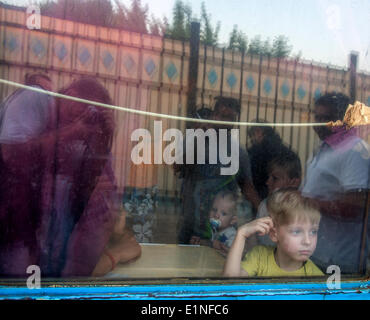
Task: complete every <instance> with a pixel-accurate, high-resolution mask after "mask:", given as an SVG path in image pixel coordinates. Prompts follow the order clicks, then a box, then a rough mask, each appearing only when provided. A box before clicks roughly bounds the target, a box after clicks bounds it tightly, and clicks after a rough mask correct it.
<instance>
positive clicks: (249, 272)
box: [224, 188, 323, 277]
mask: <svg viewBox="0 0 370 320" xmlns="http://www.w3.org/2000/svg"><path fill="white" fill-rule="evenodd" d="M267 209H268V212H269V213H270V216H269V217H263V218H259V219H256V220H253V221H252V222H249V223H247V224H245V225H243V226H241V227H240V228H239V229H238V231H237V234H236V237H235V240H234V242H233V244H232V246H231V248H230V251H229V254H228V256H227V259H226V263H225V267H224V276H227V277H239V276H251V277H253V276H262V277H281V276H321V275H323V273H322V272H321V270H320V269H319V268H318V267H317V266H316V265H315V264H314V263H313V262H312V261H311V260H310V259H309V258H310V256H311V255H312V254H313V252H314V251H315V248H316V243H317V232H318V228H319V223H320V212H319V211H318V210H317V208H316V207H315V206H314V204H313V203H312V202H311V201H310V200H309V199H307V198H303V197H302V196H301V194H300V193H299V191H296V190H294V189H291V188H289V189H283V190H279V191H276V192H274V193H273V194H272V195H271V196H269V197H268V200H267ZM256 233H258V234H260V235H265V234H269V236H270V238H271V240H272V241H273V242H274V243H275V246H264V245H259V246H256V247H254V248H253V249H252V250H250V251H248V252H247V254H246V255H245V257H244V258H243V257H242V256H243V248H244V244H245V240H246V239H248V238H249V237H250V236H252V235H253V234H256Z"/></svg>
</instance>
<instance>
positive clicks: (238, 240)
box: [223, 217, 273, 277]
mask: <svg viewBox="0 0 370 320" xmlns="http://www.w3.org/2000/svg"><path fill="white" fill-rule="evenodd" d="M272 225H273V224H272V220H271V218H270V217H265V218H260V219H256V220H253V221H252V222H249V223H247V224H245V225H243V226H241V227H240V228H239V229H238V231H237V233H236V237H235V239H234V242H233V244H232V245H231V248H230V251H229V254H228V256H227V259H226V262H225V266H224V272H223V275H224V276H226V277H239V276H248V273H247V272H246V271H245V270H244V269H242V267H241V265H240V263H241V261H242V256H243V249H244V245H245V240H246V239H248V238H249V237H250V236H252V235H254V234H255V233H258V234H259V235H265V234H267V233H268V232H269V231H270V229H271V228H272Z"/></svg>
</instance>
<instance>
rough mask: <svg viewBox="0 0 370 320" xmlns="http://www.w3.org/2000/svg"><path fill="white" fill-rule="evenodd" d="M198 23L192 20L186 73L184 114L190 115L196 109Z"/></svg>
mask: <svg viewBox="0 0 370 320" xmlns="http://www.w3.org/2000/svg"><path fill="white" fill-rule="evenodd" d="M199 35H200V23H199V22H192V23H191V30H190V59H189V75H188V94H187V103H186V114H187V116H188V117H189V116H191V115H192V114H194V112H195V110H196V102H197V84H198V65H199V41H200V37H199Z"/></svg>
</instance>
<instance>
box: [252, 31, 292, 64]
mask: <svg viewBox="0 0 370 320" xmlns="http://www.w3.org/2000/svg"><path fill="white" fill-rule="evenodd" d="M291 51H292V46H291V45H289V39H288V38H287V37H286V36H283V35H280V36H277V37H275V39H274V41H273V43H272V45H271V42H270V39H266V40H264V41H262V40H261V36H260V35H257V36H255V37H254V38H253V39H252V40H251V42H250V44H249V47H248V53H250V54H256V55H263V56H268V57H274V58H284V57H288V56H289V55H290V53H291Z"/></svg>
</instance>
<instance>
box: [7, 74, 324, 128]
mask: <svg viewBox="0 0 370 320" xmlns="http://www.w3.org/2000/svg"><path fill="white" fill-rule="evenodd" d="M0 83H3V84H6V85H10V86H14V87H18V88H23V89H28V90H32V91H36V92H40V93H45V94H48V95H50V96H53V97H57V98H64V99H69V100H73V101H77V102H81V103H86V104H89V105H95V106H98V107H104V108H108V109H113V110H119V111H124V112H129V113H136V114H140V115H144V116H151V117H157V118H164V119H172V120H181V121H189V122H198V123H211V124H222V125H233V126H235V125H236V126H255V127H264V126H265V127H312V126H326V125H327V123H258V122H233V121H218V120H207V119H196V118H187V117H181V116H174V115H168V114H162V113H155V112H149V111H142V110H136V109H131V108H125V107H120V106H114V105H110V104H106V103H101V102H96V101H91V100H86V99H81V98H77V97H72V96H67V95H64V94H61V93H57V92H53V91H48V90H44V89H40V88H35V87H31V86H27V85H24V84H20V83H18V82H13V81H9V80H4V79H0Z"/></svg>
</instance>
